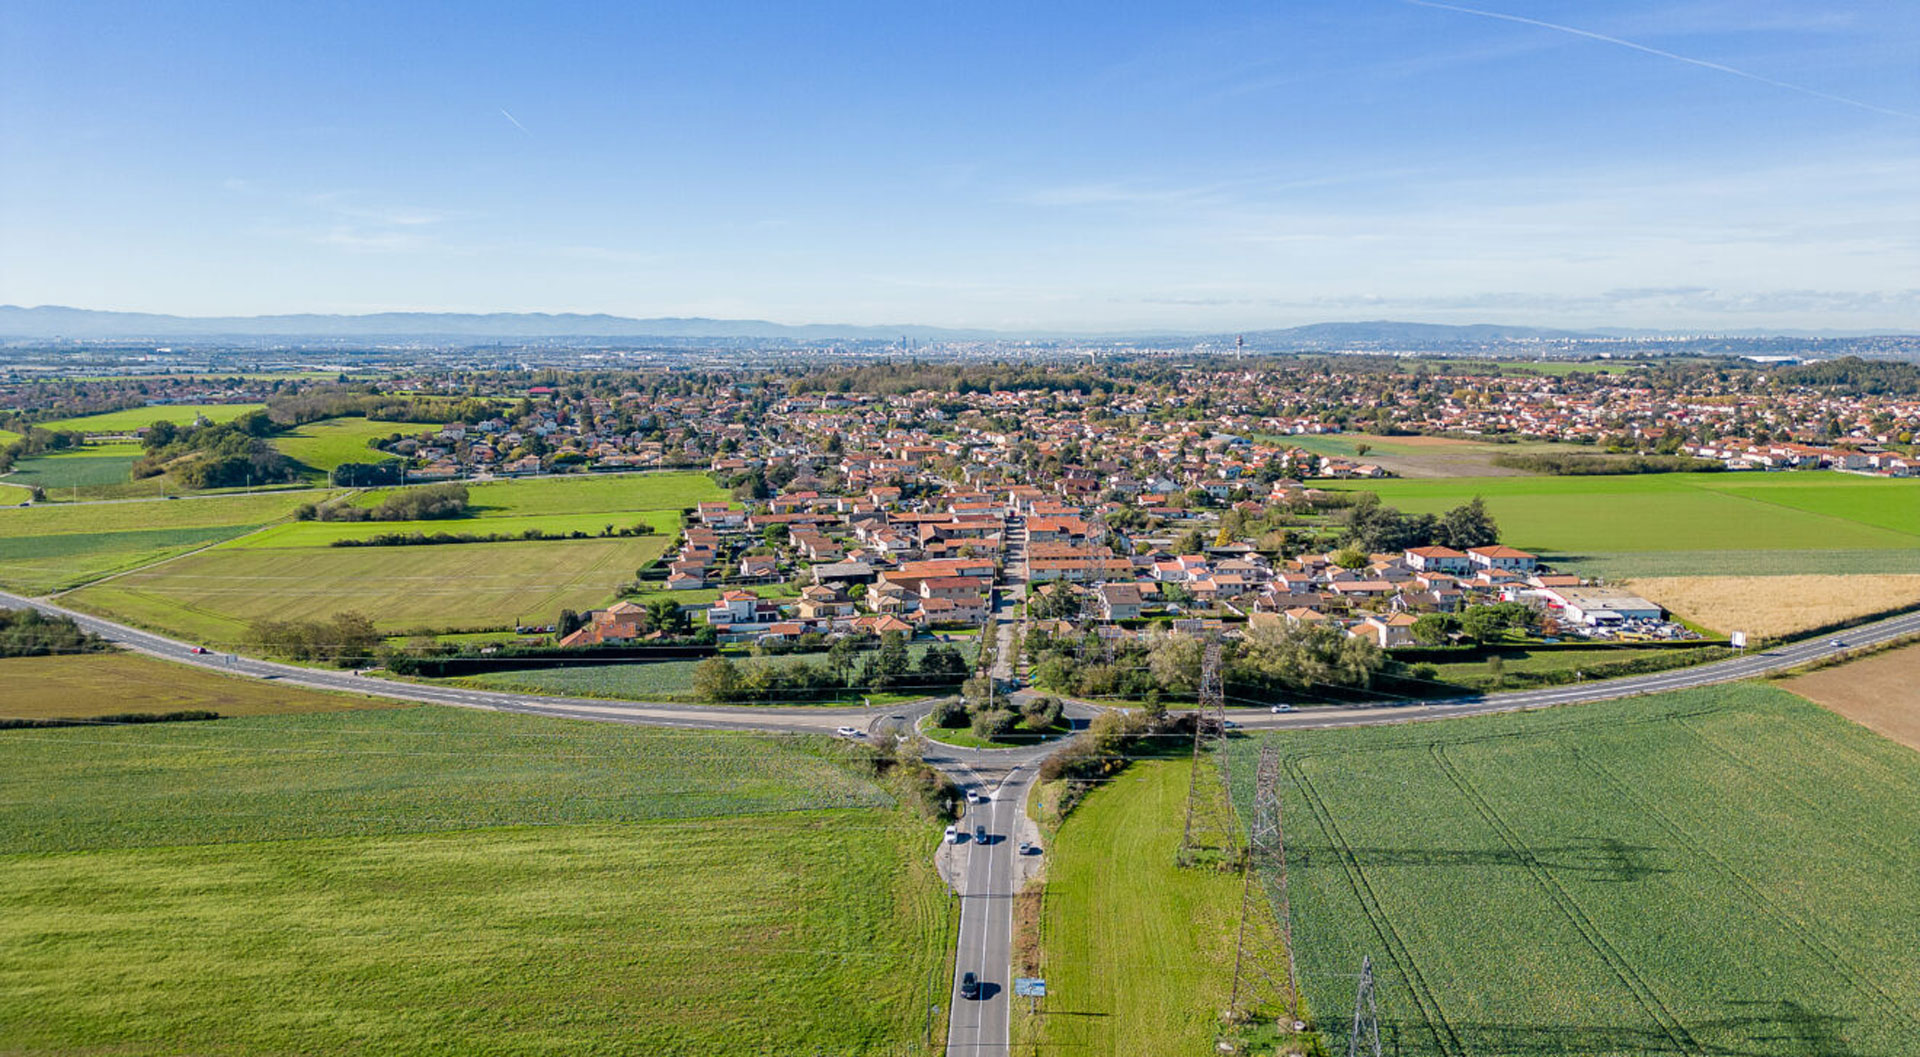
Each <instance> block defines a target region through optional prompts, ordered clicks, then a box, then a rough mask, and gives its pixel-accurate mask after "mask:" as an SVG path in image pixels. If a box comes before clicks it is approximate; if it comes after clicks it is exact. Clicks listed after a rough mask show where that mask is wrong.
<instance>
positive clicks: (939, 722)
mask: <svg viewBox="0 0 1920 1057" xmlns="http://www.w3.org/2000/svg"><path fill="white" fill-rule="evenodd" d="M932 719H933V725H934V726H936V727H945V728H947V729H948V730H952V729H954V728H957V727H964V726H966V725H967V705H966V702H964V701H962V700H960V699H959V698H957V697H946V698H941V699H940V700H939V701H938V702H936V703H935V704H934V706H933V716H932Z"/></svg>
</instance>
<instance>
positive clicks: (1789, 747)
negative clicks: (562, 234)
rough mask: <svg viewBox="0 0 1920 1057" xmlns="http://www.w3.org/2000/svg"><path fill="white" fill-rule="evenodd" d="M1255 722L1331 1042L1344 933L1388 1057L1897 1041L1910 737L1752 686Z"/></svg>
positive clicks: (1760, 1055) (1910, 974)
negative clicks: (1277, 796)
mask: <svg viewBox="0 0 1920 1057" xmlns="http://www.w3.org/2000/svg"><path fill="white" fill-rule="evenodd" d="M1272 737H1274V738H1275V739H1276V740H1277V741H1278V743H1279V744H1280V745H1281V747H1282V750H1283V752H1284V753H1285V760H1286V765H1285V776H1284V779H1283V796H1284V799H1285V812H1286V820H1287V821H1286V832H1287V841H1288V848H1289V858H1290V861H1291V863H1292V870H1291V872H1290V881H1291V891H1292V905H1293V932H1294V936H1295V938H1296V945H1297V951H1296V953H1297V956H1298V961H1299V968H1300V974H1301V979H1302V981H1303V986H1304V988H1305V990H1306V993H1307V996H1308V998H1309V1000H1310V1001H1311V1002H1312V1004H1313V1007H1314V1008H1316V1009H1319V1010H1322V1011H1330V1012H1329V1013H1328V1016H1327V1017H1326V1018H1325V1019H1323V1021H1322V1023H1321V1027H1322V1028H1323V1030H1326V1031H1327V1032H1328V1034H1329V1035H1330V1037H1331V1041H1333V1042H1334V1046H1333V1048H1334V1050H1335V1051H1336V1052H1344V1049H1345V1045H1346V1040H1345V1038H1344V1035H1345V1032H1344V1030H1343V1029H1342V1027H1341V1025H1340V1023H1339V1021H1340V1017H1341V1014H1342V1013H1343V1012H1344V1011H1345V1010H1347V1009H1350V1008H1351V1007H1352V1003H1353V974H1354V973H1355V972H1357V970H1358V968H1359V965H1360V960H1361V956H1362V955H1371V956H1372V958H1373V961H1374V966H1375V972H1376V978H1377V980H1378V984H1379V1001H1380V1006H1381V1023H1382V1024H1383V1026H1384V1027H1385V1029H1386V1033H1387V1048H1388V1052H1392V1053H1398V1054H1405V1055H1409V1057H1412V1055H1420V1054H1501V1055H1525V1057H1533V1055H1541V1057H1544V1055H1549V1054H1551V1055H1564V1054H1583V1055H1628V1054H1646V1053H1699V1054H1728V1055H1731V1054H1740V1055H1755V1057H1766V1055H1774V1054H1778V1055H1781V1057H1787V1055H1795V1057H1798V1055H1805V1054H1850V1055H1860V1057H1864V1055H1869V1054H1872V1055H1887V1057H1892V1055H1895V1054H1900V1053H1904V1052H1907V1051H1908V1050H1909V1049H1910V1048H1911V1042H1912V1038H1913V1033H1914V1031H1915V1019H1914V1014H1913V1012H1912V1007H1911V1002H1910V1000H1909V996H1910V995H1911V994H1912V992H1913V991H1914V989H1915V987H1916V986H1920V962H1917V961H1915V959H1914V958H1913V956H1912V955H1913V951H1914V950H1916V949H1920V841H1916V838H1915V834H1916V832H1920V756H1916V755H1915V754H1914V753H1913V752H1912V750H1909V749H1906V748H1903V747H1901V746H1899V745H1896V744H1894V743H1893V742H1890V741H1886V740H1884V739H1882V738H1879V737H1878V736H1876V735H1873V734H1871V733H1869V732H1868V731H1866V730H1865V729H1863V728H1861V727H1858V726H1855V725H1854V724H1852V723H1850V722H1848V721H1846V720H1844V719H1841V718H1839V717H1837V716H1835V715H1833V714H1831V713H1829V712H1827V711H1825V710H1823V709H1821V708H1819V707H1817V706H1814V705H1812V704H1810V703H1808V702H1806V701H1803V700H1801V699H1799V698H1797V697H1794V696H1792V695H1790V694H1788V693H1786V692H1784V691H1781V690H1777V689H1774V688H1771V687H1767V686H1761V685H1749V684H1742V685H1733V686H1725V687H1716V688H1712V689H1706V690H1696V691H1688V692H1683V693H1674V694H1666V695H1660V696H1655V697H1645V698H1637V699H1633V700H1630V701H1621V702H1608V703H1601V704H1594V705H1585V706H1581V707H1579V708H1569V709H1559V710H1553V711H1551V712H1545V713H1534V714H1514V715H1504V716H1494V717H1485V718H1477V719H1463V720H1456V721H1450V722H1446V723H1418V724H1410V725H1406V726H1398V727H1380V728H1371V729H1364V730H1362V729H1355V730H1348V731H1313V732H1300V733H1293V734H1286V735H1273V736H1272ZM1257 745H1258V741H1257V740H1255V739H1249V740H1246V741H1244V742H1239V743H1237V748H1236V752H1237V756H1238V764H1242V765H1244V766H1237V767H1236V774H1237V775H1239V776H1241V777H1242V785H1243V790H1242V792H1243V794H1247V793H1248V792H1249V791H1248V790H1246V789H1245V788H1244V786H1245V783H1246V782H1247V781H1250V775H1251V773H1252V771H1253V766H1252V764H1253V759H1254V755H1255V752H1256V750H1257ZM1173 817H1175V818H1177V817H1178V814H1177V811H1175V812H1174V813H1173ZM1069 825H1071V823H1069ZM1175 831H1176V832H1177V827H1176V829H1175Z"/></svg>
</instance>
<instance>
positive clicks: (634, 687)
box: [453, 641, 966, 704]
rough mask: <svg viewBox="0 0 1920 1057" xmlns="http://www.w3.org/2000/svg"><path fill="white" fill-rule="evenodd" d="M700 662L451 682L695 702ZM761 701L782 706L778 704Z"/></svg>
mask: <svg viewBox="0 0 1920 1057" xmlns="http://www.w3.org/2000/svg"><path fill="white" fill-rule="evenodd" d="M933 645H935V643H933V642H930V641H929V642H915V643H909V644H908V646H907V653H908V656H909V657H910V658H911V659H912V660H913V661H915V662H918V661H919V660H920V657H921V655H922V654H924V653H926V652H927V650H928V649H929V648H930V647H932V646H933ZM962 648H963V649H965V648H966V647H962ZM825 656H826V655H825V654H819V653H813V654H807V653H800V654H790V655H788V656H785V657H754V656H750V655H743V656H732V655H729V656H728V658H727V659H728V660H731V661H732V662H733V663H735V664H737V665H739V666H740V668H741V669H742V670H743V671H745V670H749V669H753V668H761V667H768V666H773V667H778V666H780V665H784V664H796V663H798V662H800V661H811V662H813V663H815V664H819V663H822V662H823V661H824V659H825ZM699 665H700V662H699V661H697V660H690V661H649V662H647V663H645V664H596V665H586V666H581V667H577V668H520V669H508V670H506V671H502V672H495V673H489V674H485V675H470V676H465V677H463V678H460V679H457V680H453V681H455V682H459V683H460V684H462V685H465V686H473V687H477V688H479V689H482V690H517V691H519V692H521V693H528V694H556V695H559V696H561V697H606V698H613V699H615V700H621V701H695V700H698V699H697V698H696V697H694V694H693V670H694V669H695V668H697V667H699ZM847 696H848V701H849V702H851V703H853V704H859V703H860V699H861V698H860V694H859V693H858V692H857V691H849V692H848V695H847ZM925 696H926V695H925V694H905V695H898V694H875V695H873V698H874V702H875V703H876V704H879V703H882V702H883V701H894V700H918V699H919V698H922V697H925ZM742 703H743V704H750V703H761V702H742ZM764 703H765V704H780V703H781V702H778V701H769V702H764ZM807 703H808V704H819V703H821V702H817V701H813V702H807Z"/></svg>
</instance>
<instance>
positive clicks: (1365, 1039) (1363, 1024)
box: [1347, 954, 1381, 1057]
mask: <svg viewBox="0 0 1920 1057" xmlns="http://www.w3.org/2000/svg"><path fill="white" fill-rule="evenodd" d="M1347 1057H1381V1054H1380V1010H1379V1009H1378V1008H1377V1007H1376V1006H1375V1005H1374V1002H1373V956H1372V955H1370V954H1369V955H1363V956H1362V957H1361V959H1360V989H1359V991H1358V992H1356V993H1355V994H1354V996H1353V1034H1352V1035H1351V1036H1349V1037H1348V1038H1347Z"/></svg>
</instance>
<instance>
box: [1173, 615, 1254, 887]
mask: <svg viewBox="0 0 1920 1057" xmlns="http://www.w3.org/2000/svg"><path fill="white" fill-rule="evenodd" d="M1220 656H1221V647H1220V640H1219V639H1217V638H1215V639H1210V640H1208V642H1207V652H1206V656H1205V659H1204V660H1203V661H1202V662H1201V666H1200V708H1199V711H1198V712H1196V713H1195V714H1194V717H1193V768H1192V771H1191V772H1190V773H1189V774H1188V776H1187V821H1186V825H1185V826H1184V827H1183V828H1182V829H1181V833H1180V855H1179V861H1180V865H1182V866H1192V865H1194V864H1195V863H1198V862H1200V861H1201V860H1202V859H1207V858H1216V859H1217V860H1218V863H1219V865H1222V866H1227V867H1233V866H1238V865H1240V833H1239V829H1240V824H1239V822H1238V821H1237V820H1236V818H1235V817H1234V813H1233V772H1232V761H1231V759H1230V755H1229V752H1228V749H1227V695H1226V691H1225V689H1224V687H1223V684H1222V683H1221V681H1220ZM1209 761H1211V762H1212V764H1213V767H1212V768H1209V767H1208V762H1209ZM1209 769H1212V770H1217V772H1218V773H1219V776H1220V778H1219V783H1218V784H1217V785H1216V784H1215V783H1213V782H1211V781H1208V780H1207V779H1206V777H1205V776H1204V774H1203V772H1205V771H1207V770H1209Z"/></svg>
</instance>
